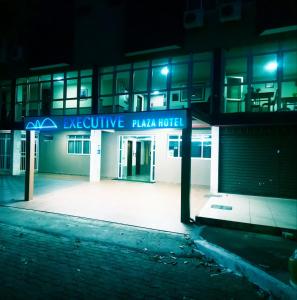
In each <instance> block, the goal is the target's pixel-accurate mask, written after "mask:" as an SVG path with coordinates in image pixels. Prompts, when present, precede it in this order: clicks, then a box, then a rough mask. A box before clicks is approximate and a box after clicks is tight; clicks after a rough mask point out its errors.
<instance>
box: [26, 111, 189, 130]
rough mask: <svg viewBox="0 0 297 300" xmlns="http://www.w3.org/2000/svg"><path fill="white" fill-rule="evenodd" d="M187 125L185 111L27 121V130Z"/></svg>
mask: <svg viewBox="0 0 297 300" xmlns="http://www.w3.org/2000/svg"><path fill="white" fill-rule="evenodd" d="M185 124H186V111H185V110H175V111H166V112H164V111H162V112H157V111H156V112H141V113H125V114H114V115H86V116H57V117H51V118H49V117H46V118H33V117H32V118H30V117H29V118H26V119H25V129H26V130H95V129H99V130H100V129H114V130H145V129H161V128H178V129H182V128H184V127H185Z"/></svg>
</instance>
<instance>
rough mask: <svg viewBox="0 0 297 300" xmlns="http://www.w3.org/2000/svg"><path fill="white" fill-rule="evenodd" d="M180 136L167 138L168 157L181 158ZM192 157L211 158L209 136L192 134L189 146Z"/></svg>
mask: <svg viewBox="0 0 297 300" xmlns="http://www.w3.org/2000/svg"><path fill="white" fill-rule="evenodd" d="M181 143H182V136H181V135H169V136H168V155H169V156H170V157H181V156H182V152H181V150H182V149H181ZM191 147H192V148H191V151H192V157H194V158H211V134H193V135H192V145H191Z"/></svg>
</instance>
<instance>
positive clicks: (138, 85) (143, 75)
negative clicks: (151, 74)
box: [133, 69, 148, 92]
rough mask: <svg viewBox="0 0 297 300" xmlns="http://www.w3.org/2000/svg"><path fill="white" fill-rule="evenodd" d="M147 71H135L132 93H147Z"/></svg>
mask: <svg viewBox="0 0 297 300" xmlns="http://www.w3.org/2000/svg"><path fill="white" fill-rule="evenodd" d="M147 78H148V70H147V69H144V70H136V71H134V76H133V91H135V92H145V91H147Z"/></svg>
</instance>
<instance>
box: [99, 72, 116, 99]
mask: <svg viewBox="0 0 297 300" xmlns="http://www.w3.org/2000/svg"><path fill="white" fill-rule="evenodd" d="M112 81H113V75H112V74H108V75H102V76H101V88H100V93H101V95H108V94H112Z"/></svg>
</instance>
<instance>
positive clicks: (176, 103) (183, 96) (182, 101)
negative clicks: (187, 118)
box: [170, 89, 188, 109]
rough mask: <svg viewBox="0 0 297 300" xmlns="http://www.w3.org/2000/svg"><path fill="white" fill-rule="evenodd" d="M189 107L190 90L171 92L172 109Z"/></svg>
mask: <svg viewBox="0 0 297 300" xmlns="http://www.w3.org/2000/svg"><path fill="white" fill-rule="evenodd" d="M187 107H188V90H186V89H183V90H176V91H171V92H170V109H180V108H187Z"/></svg>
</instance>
